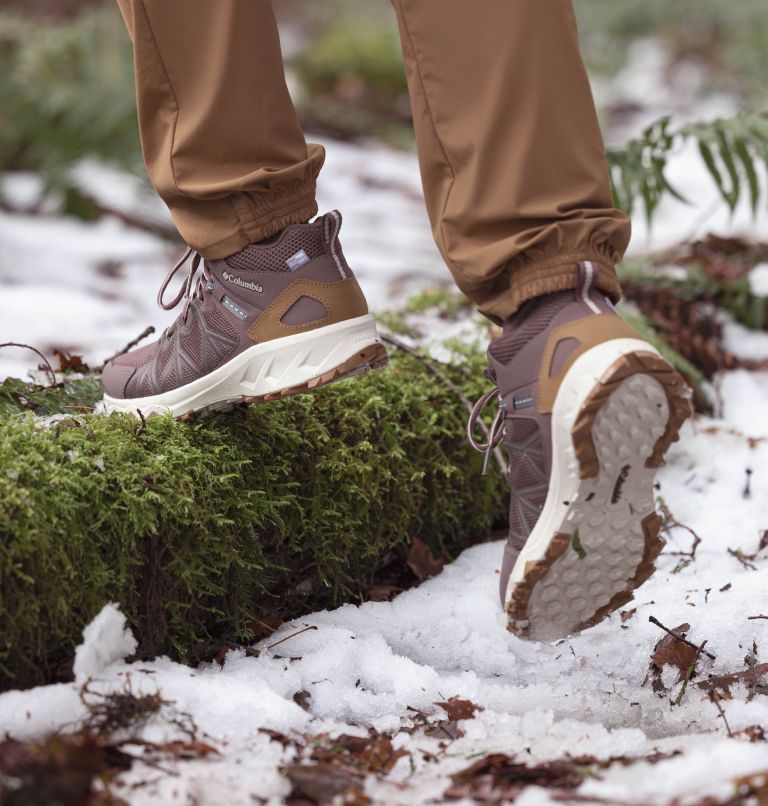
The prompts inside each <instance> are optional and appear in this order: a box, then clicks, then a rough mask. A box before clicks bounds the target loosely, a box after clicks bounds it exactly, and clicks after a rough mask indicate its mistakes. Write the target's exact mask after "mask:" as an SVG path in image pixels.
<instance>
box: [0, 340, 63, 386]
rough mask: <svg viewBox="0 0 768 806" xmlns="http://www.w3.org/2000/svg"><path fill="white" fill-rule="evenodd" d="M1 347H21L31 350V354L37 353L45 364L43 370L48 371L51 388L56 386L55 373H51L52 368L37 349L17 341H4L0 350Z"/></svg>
mask: <svg viewBox="0 0 768 806" xmlns="http://www.w3.org/2000/svg"><path fill="white" fill-rule="evenodd" d="M3 347H21V348H22V349H24V350H32V352H33V353H37V354H38V355H39V356H40V358H42V359H43V363H44V364H45V368H46V369H47V370H48V375H49V377H50V379H51V386H56V384H57V383H58V381H57V380H56V373H55V372H54V371H53V367H52V366H51V362H50V361H49V360H48V359H47V358H46V357H45V356H44V355H43V354H42V353H41V352H40V350H38V349H37V347H33V346H32V345H31V344H21V343H20V342H18V341H6V342H3V343H2V344H0V350H2V348H3Z"/></svg>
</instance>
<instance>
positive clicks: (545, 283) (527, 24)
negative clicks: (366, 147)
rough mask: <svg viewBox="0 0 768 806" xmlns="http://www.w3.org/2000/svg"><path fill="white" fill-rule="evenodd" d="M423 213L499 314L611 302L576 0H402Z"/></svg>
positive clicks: (615, 245) (602, 199) (602, 183)
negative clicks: (588, 283) (587, 292)
mask: <svg viewBox="0 0 768 806" xmlns="http://www.w3.org/2000/svg"><path fill="white" fill-rule="evenodd" d="M393 4H394V6H395V10H396V12H397V16H398V23H399V27H400V34H401V39H402V46H403V55H404V59H405V65H406V71H407V74H408V85H409V90H410V94H411V103H412V107H413V115H414V122H415V127H416V139H417V146H418V153H419V160H420V164H421V173H422V179H423V184H424V193H425V197H426V201H427V208H428V212H429V216H430V220H431V223H432V228H433V233H434V236H435V240H436V242H437V244H438V247H439V248H440V250H441V252H442V254H443V257H444V258H445V260H446V262H447V264H448V266H449V268H450V270H451V272H452V273H453V276H454V278H455V280H456V282H457V284H458V286H459V287H460V288H461V289H462V291H464V293H465V294H467V296H468V297H470V299H472V300H473V301H474V302H475V303H476V304H477V305H478V307H479V308H480V310H481V311H482V312H483V313H485V314H486V315H488V316H489V317H491V318H492V319H496V320H503V319H505V318H507V317H508V316H510V315H511V314H512V313H514V312H515V311H516V310H517V308H518V307H519V306H520V305H521V304H522V303H523V302H524V301H525V300H526V299H530V298H532V297H534V296H538V295H540V294H545V293H549V292H552V291H558V290H562V289H567V288H571V287H575V284H576V272H577V264H578V263H579V262H580V261H592V262H593V263H594V264H595V267H596V268H597V274H598V286H599V288H600V289H601V290H602V291H603V292H604V293H606V294H607V295H608V296H610V297H612V298H613V299H617V298H618V296H619V294H620V288H619V283H618V280H617V279H616V274H615V270H614V266H615V264H616V262H618V261H619V260H620V259H621V257H622V255H623V252H624V250H625V249H626V246H627V243H628V241H629V234H630V227H629V220H628V219H627V217H626V216H625V215H624V214H623V213H621V212H619V211H617V210H615V209H614V206H613V202H612V197H611V192H610V184H609V181H608V170H607V165H606V160H605V152H604V147H603V141H602V137H601V134H600V129H599V126H598V121H597V115H596V113H595V107H594V102H593V100H592V95H591V91H590V88H589V82H588V79H587V75H586V72H585V69H584V66H583V64H582V61H581V56H580V54H579V44H578V35H577V30H576V20H575V16H574V13H573V8H572V5H571V0H472V2H467V0H393Z"/></svg>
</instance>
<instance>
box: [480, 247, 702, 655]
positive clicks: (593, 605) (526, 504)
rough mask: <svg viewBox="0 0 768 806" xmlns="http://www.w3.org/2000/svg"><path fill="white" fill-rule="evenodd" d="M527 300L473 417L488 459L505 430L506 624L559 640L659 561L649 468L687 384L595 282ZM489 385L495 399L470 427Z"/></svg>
mask: <svg viewBox="0 0 768 806" xmlns="http://www.w3.org/2000/svg"><path fill="white" fill-rule="evenodd" d="M593 277H594V267H593V266H592V264H590V263H582V264H580V265H579V283H580V287H579V289H578V290H577V291H560V292H557V293H554V294H548V295H546V296H542V297H539V298H538V299H534V300H531V301H529V302H527V303H526V304H525V305H524V306H523V307H522V308H521V309H520V310H519V311H518V312H517V313H516V314H515V315H514V316H513V317H512V318H511V319H510V320H509V321H508V322H507V323H506V324H505V325H504V332H503V335H502V336H501V337H500V338H498V339H496V340H495V341H493V342H492V343H491V345H490V347H489V348H488V360H489V364H490V369H489V374H490V376H491V377H492V378H493V380H494V381H495V382H496V383H497V384H498V386H497V388H496V389H494V390H492V391H491V392H489V393H488V394H486V395H484V396H483V398H481V400H480V401H479V402H478V405H477V406H476V407H475V410H474V412H473V414H472V416H471V417H470V425H469V433H470V441H471V442H472V444H473V445H474V446H475V447H476V448H478V449H479V450H483V451H485V452H486V466H487V462H488V460H489V459H490V456H491V454H492V452H493V450H494V449H495V447H496V446H497V445H498V444H499V443H500V442H501V440H502V439H503V440H504V443H505V447H506V449H507V453H508V455H509V469H508V471H507V475H508V479H509V486H510V491H511V502H510V511H509V539H508V541H507V545H506V546H505V550H504V558H503V562H502V568H501V591H500V592H501V600H502V605H503V606H504V609H505V610H506V612H507V614H508V616H509V629H510V630H511V631H512V632H514V633H516V634H517V635H519V636H521V637H525V638H532V639H536V640H545V641H551V640H555V639H558V638H562V637H564V636H566V635H570V634H572V633H574V632H578V631H580V630H583V629H585V628H586V627H589V626H591V625H593V624H596V623H597V622H598V621H600V620H601V619H602V618H603V617H604V616H605V615H606V614H608V613H610V612H611V611H613V610H616V609H617V608H619V607H621V606H622V605H624V604H626V602H628V601H629V600H630V599H631V598H632V592H633V591H634V589H635V588H637V587H638V586H640V585H641V584H642V583H643V582H645V580H646V579H648V577H649V576H650V575H651V573H652V572H653V571H654V561H655V559H656V557H657V556H658V554H659V552H660V551H661V549H662V548H663V546H664V541H663V540H662V538H661V537H660V536H659V527H660V523H661V518H660V517H659V516H658V515H657V514H656V508H655V502H654V481H655V475H656V470H657V468H658V467H659V466H660V465H661V463H662V460H663V457H664V453H665V451H666V450H667V448H668V447H669V445H670V444H671V443H672V442H673V441H675V440H676V439H677V438H678V432H679V429H680V426H681V425H682V424H683V422H684V421H685V420H686V418H687V417H688V416H689V415H690V413H691V406H690V403H689V399H690V390H689V389H688V387H687V386H686V384H685V382H684V380H683V379H682V377H681V376H680V375H679V374H678V373H677V372H675V371H674V370H673V369H672V367H671V366H670V365H669V364H668V363H667V362H666V361H665V360H664V359H663V358H662V357H661V356H660V355H659V353H658V352H657V351H656V350H655V349H654V348H653V347H652V346H651V345H650V344H648V343H647V342H646V341H644V340H643V339H642V338H641V337H640V335H639V334H638V333H636V332H635V331H634V330H633V329H632V328H631V327H629V325H627V324H626V323H625V322H624V321H623V320H622V319H621V318H620V317H619V316H617V315H616V313H615V311H614V309H613V306H612V305H611V304H610V302H608V301H607V300H606V299H604V298H603V297H602V295H601V294H600V293H599V292H597V291H596V290H595V289H594V288H593V285H592V283H593ZM494 397H498V399H499V405H500V408H499V412H498V414H497V417H496V420H495V421H494V425H493V426H492V428H491V431H490V433H489V434H488V438H487V442H486V443H485V444H482V445H479V444H477V443H476V442H475V440H474V438H473V436H472V434H473V431H474V429H475V426H476V425H477V420H478V417H479V414H480V411H481V409H482V408H483V406H484V405H485V404H486V403H488V402H489V401H490V400H491V399H493V398H494Z"/></svg>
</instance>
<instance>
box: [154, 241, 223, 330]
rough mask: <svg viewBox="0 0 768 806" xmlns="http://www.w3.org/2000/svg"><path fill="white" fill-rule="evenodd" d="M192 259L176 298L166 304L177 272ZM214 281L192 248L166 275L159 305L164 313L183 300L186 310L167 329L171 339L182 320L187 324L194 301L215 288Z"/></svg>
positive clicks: (161, 288)
mask: <svg viewBox="0 0 768 806" xmlns="http://www.w3.org/2000/svg"><path fill="white" fill-rule="evenodd" d="M190 257H191V258H192V262H191V263H190V266H189V271H188V272H187V276H186V277H185V278H184V282H183V283H182V284H181V287H180V288H179V291H178V293H177V294H176V296H175V297H174V298H173V299H172V300H171V301H170V302H166V301H165V299H164V297H165V292H166V291H167V290H168V285H169V284H170V282H171V280H173V278H174V277H175V276H176V272H178V271H179V269H180V268H181V267H182V266H183V265H184V264H185V263H186V262H187V261H188V260H189V258H190ZM201 262H202V264H203V271H202V273H201V274H200V276H199V277H198V278H197V283H196V284H195V275H196V274H197V270H198V269H199V268H200V263H201ZM213 281H214V280H213V275H212V274H211V272H210V270H209V269H208V264H207V263H206V262H205V261H203V258H202V256H201V255H200V254H198V253H197V252H195V250H194V249H193V248H192V247H191V246H189V247H187V251H186V252H185V253H184V255H183V256H182V258H181V259H180V260H179V262H178V263H177V264H176V265H175V266H174V267H173V268H172V269H170V270H169V271H168V274H166V275H165V279H164V280H163V282H162V284H161V285H160V290H159V291H158V292H157V304H158V305H159V306H160V307H161V308H162V309H163V310H164V311H170V310H173V309H174V308H175V307H176V306H177V305H178V304H179V303H180V302H181V301H182V299H183V300H184V308H183V309H182V311H181V315H180V316H179V318H178V319H177V320H176V321H175V322H174V323H173V324H172V325H171V326H170V327H168V328H166V329H165V335H166V336H168V337H170V336H171V335H172V334H173V331H174V328H175V327H176V324H177V323H178V321H179V319H180V320H181V322H182V324H186V321H187V313H188V312H189V306H190V305H191V304H192V301H193V300H194V299H200V300H201V299H202V298H203V291H204V290H208V291H210V290H211V288H213Z"/></svg>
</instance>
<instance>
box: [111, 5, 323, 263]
mask: <svg viewBox="0 0 768 806" xmlns="http://www.w3.org/2000/svg"><path fill="white" fill-rule="evenodd" d="M118 4H119V6H120V10H121V12H122V14H123V17H124V18H125V21H126V24H127V26H128V31H129V33H130V35H131V39H132V41H133V46H134V57H135V70H136V93H137V101H138V113H139V128H140V132H141V144H142V150H143V153H144V161H145V163H146V166H147V171H148V173H149V176H150V179H151V180H152V183H153V184H154V186H155V188H156V189H157V191H158V193H159V194H160V196H161V197H162V198H163V200H164V201H165V203H166V204H167V205H168V208H169V209H170V211H171V215H172V217H173V220H174V223H175V224H176V226H177V228H178V229H179V232H180V233H181V235H182V237H183V238H184V239H185V240H186V241H187V243H189V244H190V246H192V247H194V248H195V249H196V250H197V251H198V252H200V253H201V254H202V255H203V256H204V257H206V258H211V259H214V258H221V257H226V256H228V255H231V254H233V253H234V252H237V251H238V250H240V249H242V248H243V247H244V246H246V245H247V244H248V243H252V242H255V241H259V240H261V239H263V238H266V237H268V236H269V235H272V234H273V233H275V232H278V231H279V230H281V229H283V228H284V227H286V226H287V225H289V224H293V223H298V222H300V221H306V220H308V219H309V218H311V217H312V216H313V215H314V214H315V213H316V212H317V204H316V202H315V180H316V178H317V174H318V172H319V170H320V167H321V166H322V163H323V159H324V151H323V148H322V147H321V146H319V145H314V144H309V145H308V144H307V143H306V142H305V140H304V136H303V134H302V131H301V128H300V126H299V121H298V118H297V115H296V111H295V109H294V107H293V104H292V103H291V99H290V96H289V94H288V90H287V88H286V84H285V76H284V73H283V62H282V55H281V52H280V41H279V37H278V32H277V26H276V23H275V19H274V16H273V13H272V6H271V4H270V2H269V0H118Z"/></svg>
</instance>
